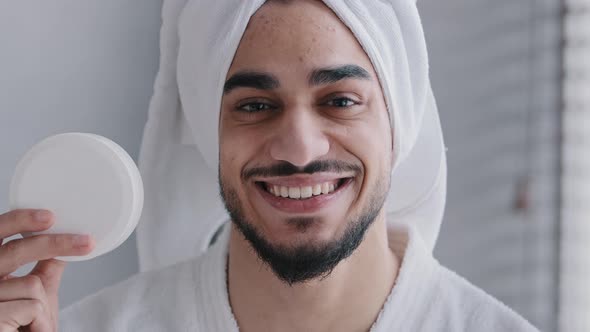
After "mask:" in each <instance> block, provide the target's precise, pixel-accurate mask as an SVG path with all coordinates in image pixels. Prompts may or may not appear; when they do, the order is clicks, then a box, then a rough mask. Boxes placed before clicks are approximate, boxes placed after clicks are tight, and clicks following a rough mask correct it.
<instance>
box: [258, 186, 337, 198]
mask: <svg viewBox="0 0 590 332" xmlns="http://www.w3.org/2000/svg"><path fill="white" fill-rule="evenodd" d="M266 188H267V189H268V192H270V193H271V194H273V195H275V196H276V197H284V198H292V199H307V198H310V197H312V196H319V195H325V194H329V193H332V192H334V191H335V190H336V184H334V183H329V182H325V183H322V184H316V185H313V186H307V187H285V186H278V185H271V184H268V185H267V187H266Z"/></svg>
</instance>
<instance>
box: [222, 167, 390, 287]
mask: <svg viewBox="0 0 590 332" xmlns="http://www.w3.org/2000/svg"><path fill="white" fill-rule="evenodd" d="M379 183H383V184H386V185H381V186H379V188H376V190H375V191H374V193H375V194H374V195H373V196H372V197H371V198H370V199H369V202H368V203H367V206H366V207H365V208H364V209H363V210H362V211H361V213H360V215H359V216H358V217H356V218H353V219H352V220H350V221H349V222H348V224H347V228H346V230H345V232H344V234H343V235H342V236H341V237H340V238H339V239H335V240H333V241H331V242H329V243H326V244H322V245H315V246H311V245H302V246H299V247H295V248H288V247H285V246H276V245H272V244H271V243H269V242H268V241H267V240H266V239H265V238H264V237H263V236H262V235H261V234H260V232H259V231H258V230H257V229H256V228H255V227H254V226H253V224H252V223H251V222H250V221H248V220H247V218H246V216H245V214H244V210H243V208H242V204H241V202H240V199H239V197H238V195H237V193H236V191H235V190H233V189H232V188H229V187H228V186H226V185H225V184H224V183H223V181H222V180H221V176H220V179H219V184H220V193H221V198H222V199H223V202H224V204H225V208H226V209H227V211H228V213H229V215H230V217H231V220H232V222H233V223H234V225H236V227H237V229H238V230H239V231H240V232H241V233H242V235H243V236H244V238H245V239H246V240H247V241H248V242H249V243H250V245H251V246H252V247H253V248H254V250H255V252H256V254H257V255H258V257H259V258H260V259H261V260H262V261H263V262H265V263H266V264H267V265H268V266H269V267H270V268H271V270H272V271H273V273H274V274H275V275H276V276H277V277H278V278H279V279H281V280H282V281H284V282H285V283H287V284H289V285H293V284H296V283H303V282H306V281H310V280H313V279H316V278H320V279H321V278H325V277H327V276H329V275H330V274H331V273H332V271H333V270H334V268H335V267H336V266H337V265H338V264H339V263H340V262H341V261H342V260H344V259H346V258H348V257H349V256H350V255H351V254H352V253H353V252H354V251H355V250H356V249H357V248H358V246H359V245H360V244H361V242H362V241H363V238H364V236H365V233H366V231H367V229H368V228H369V227H370V226H371V225H372V224H373V222H374V221H375V219H376V218H377V216H378V215H379V213H380V211H381V209H382V208H383V205H384V203H385V199H386V197H387V189H388V188H389V181H380V182H379ZM288 222H292V223H294V224H295V225H296V227H297V228H298V229H299V228H300V227H301V229H300V230H301V231H302V232H305V229H306V228H308V226H309V225H310V224H313V223H314V222H316V221H315V220H313V219H312V218H297V219H293V220H289V221H288Z"/></svg>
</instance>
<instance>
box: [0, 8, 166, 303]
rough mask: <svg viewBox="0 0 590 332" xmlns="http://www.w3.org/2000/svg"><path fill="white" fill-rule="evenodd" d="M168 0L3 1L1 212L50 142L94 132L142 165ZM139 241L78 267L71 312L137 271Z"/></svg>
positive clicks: (72, 279) (70, 278)
mask: <svg viewBox="0 0 590 332" xmlns="http://www.w3.org/2000/svg"><path fill="white" fill-rule="evenodd" d="M160 6H161V0H132V1H121V0H101V1H95V0H93V1H90V0H85V1H84V0H77V1H74V0H53V1H0V48H1V49H0V142H1V143H0V211H6V209H7V208H8V206H7V201H8V197H7V193H8V185H9V181H10V178H11V176H12V172H13V169H14V167H15V165H16V163H17V162H18V160H19V158H20V157H21V156H22V154H23V153H24V152H25V151H27V149H28V148H30V147H31V146H32V145H33V144H35V143H36V142H37V141H39V140H41V139H42V138H44V137H46V136H49V135H53V134H57V133H62V132H70V131H81V132H92V133H96V134H100V135H104V136H106V137H109V138H111V139H113V140H114V141H116V142H118V143H119V144H120V145H121V146H123V148H125V149H126V150H127V151H128V152H129V153H130V155H131V156H132V157H133V158H136V157H137V154H138V151H139V144H140V142H141V135H142V131H143V126H144V124H145V122H146V118H147V110H148V103H149V100H150V96H151V94H152V86H153V82H154V77H155V73H156V70H157V66H158V56H159V54H158V49H159V48H158V42H159V40H158V39H159V28H160V16H159V15H160ZM137 268H138V267H137V259H136V249H135V239H134V237H132V238H131V239H130V240H128V241H127V242H126V243H125V244H124V245H123V246H122V247H120V248H119V249H117V250H116V251H114V252H112V253H111V254H109V255H106V256H104V257H100V258H98V259H95V260H92V261H90V262H84V263H72V264H70V265H69V266H68V269H67V270H66V273H65V275H64V280H63V286H62V289H61V300H62V302H61V303H62V305H67V304H69V303H71V302H73V301H75V300H77V299H79V298H80V297H82V296H84V295H86V294H89V293H91V292H94V291H95V290H97V289H100V288H102V287H103V286H105V285H109V284H112V283H114V282H116V281H119V280H121V279H124V278H126V277H127V276H129V275H131V274H133V273H135V272H136V271H137Z"/></svg>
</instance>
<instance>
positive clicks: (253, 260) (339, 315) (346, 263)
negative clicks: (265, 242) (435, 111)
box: [228, 214, 399, 332]
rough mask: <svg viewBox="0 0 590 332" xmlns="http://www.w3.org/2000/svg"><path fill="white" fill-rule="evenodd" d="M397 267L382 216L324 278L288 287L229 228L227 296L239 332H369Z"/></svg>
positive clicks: (390, 286) (384, 299)
mask: <svg viewBox="0 0 590 332" xmlns="http://www.w3.org/2000/svg"><path fill="white" fill-rule="evenodd" d="M398 269H399V259H398V258H397V257H395V255H394V254H393V253H392V251H391V250H390V249H389V245H388V240H387V229H386V223H385V217H384V215H383V214H381V215H379V217H377V219H376V220H375V221H374V223H373V225H371V227H370V228H369V229H368V230H367V232H366V234H365V237H364V239H363V242H362V243H361V244H360V245H359V247H358V248H357V249H356V250H355V252H354V253H353V254H352V255H351V256H350V257H349V258H347V259H345V260H343V261H342V262H340V264H338V266H337V267H336V268H335V269H334V271H333V272H332V273H331V274H330V275H329V276H328V277H326V278H323V279H318V280H312V281H310V282H305V283H301V284H295V285H293V286H289V285H288V284H286V283H284V282H283V281H281V280H280V279H278V278H277V277H276V276H275V275H274V274H273V273H272V271H271V270H270V269H269V268H268V267H267V266H266V265H264V263H262V262H261V261H260V259H259V258H258V256H257V255H256V253H255V252H254V250H253V249H252V247H251V246H250V243H249V242H248V241H246V240H245V239H244V238H243V236H242V235H241V234H240V233H239V231H238V230H237V229H236V228H235V227H233V226H232V230H231V239H230V245H229V259H228V288H229V297H230V299H229V300H230V304H231V306H232V310H233V313H234V316H235V318H236V320H237V322H238V325H239V327H240V331H245V332H249V331H345V330H346V331H368V330H369V329H370V327H371V326H372V325H373V323H374V322H375V320H376V319H377V316H378V315H379V313H380V312H381V309H382V307H383V304H384V303H385V301H386V299H387V297H388V295H389V293H390V292H391V288H392V287H393V284H394V281H395V278H396V276H397V272H398Z"/></svg>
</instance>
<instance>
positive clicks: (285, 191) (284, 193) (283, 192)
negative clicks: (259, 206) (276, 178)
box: [281, 187, 289, 198]
mask: <svg viewBox="0 0 590 332" xmlns="http://www.w3.org/2000/svg"><path fill="white" fill-rule="evenodd" d="M281 197H284V198H287V197H289V188H287V187H281Z"/></svg>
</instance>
